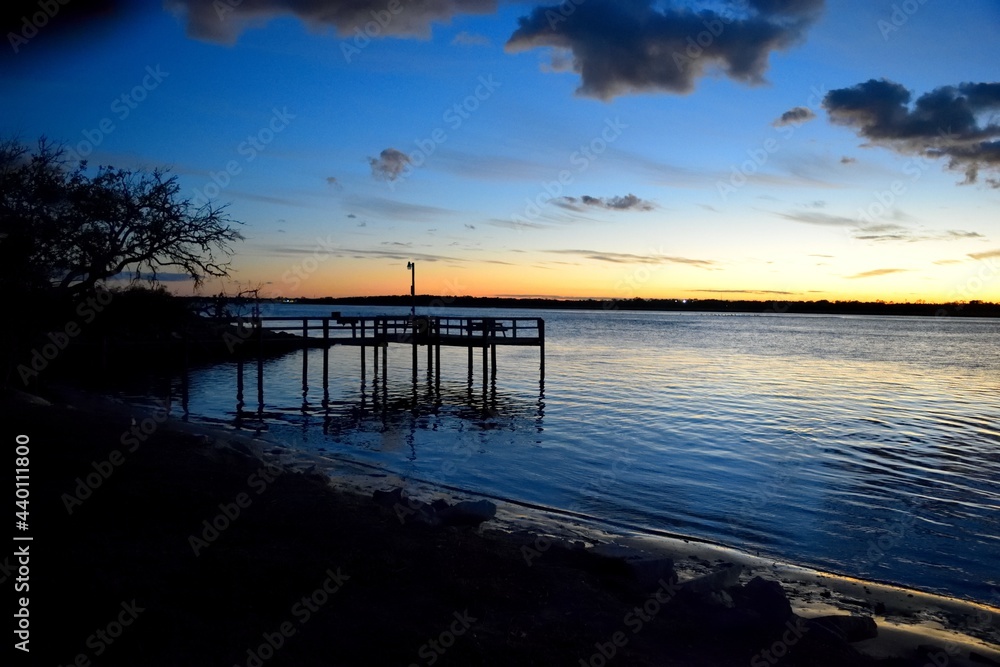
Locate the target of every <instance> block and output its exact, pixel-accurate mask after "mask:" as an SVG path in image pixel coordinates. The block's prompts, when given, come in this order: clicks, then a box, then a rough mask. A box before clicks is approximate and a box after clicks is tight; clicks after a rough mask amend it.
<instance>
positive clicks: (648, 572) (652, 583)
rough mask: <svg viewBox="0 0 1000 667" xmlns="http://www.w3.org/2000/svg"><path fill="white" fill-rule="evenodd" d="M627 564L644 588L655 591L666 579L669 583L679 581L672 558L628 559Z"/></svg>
mask: <svg viewBox="0 0 1000 667" xmlns="http://www.w3.org/2000/svg"><path fill="white" fill-rule="evenodd" d="M625 565H626V566H627V567H628V569H629V572H631V573H632V576H633V577H634V578H635V581H636V583H637V584H638V585H639V587H640V588H641V589H643V590H647V591H655V590H656V589H658V588H659V587H660V586H662V584H661V583H660V581H665V582H667V583H668V584H669V583H673V582H675V581H677V572H675V571H674V561H673V559H672V558H636V559H631V560H630V559H626V560H625Z"/></svg>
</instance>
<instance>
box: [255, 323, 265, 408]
mask: <svg viewBox="0 0 1000 667" xmlns="http://www.w3.org/2000/svg"><path fill="white" fill-rule="evenodd" d="M256 324H257V413H258V414H263V413H264V323H263V322H262V321H261V320H260V318H257V319H256Z"/></svg>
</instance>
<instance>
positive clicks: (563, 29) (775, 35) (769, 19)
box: [506, 0, 824, 100]
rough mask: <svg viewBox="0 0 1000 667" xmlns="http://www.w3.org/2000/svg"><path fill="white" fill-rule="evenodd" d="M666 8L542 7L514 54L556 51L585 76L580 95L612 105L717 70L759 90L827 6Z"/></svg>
mask: <svg viewBox="0 0 1000 667" xmlns="http://www.w3.org/2000/svg"><path fill="white" fill-rule="evenodd" d="M661 5H662V3H659V2H655V0H587V1H586V2H583V3H582V4H578V3H576V2H564V3H563V4H561V5H546V6H542V7H536V8H535V9H534V10H533V11H532V12H531V13H530V14H528V15H527V16H524V17H521V18H520V19H519V20H518V23H519V27H518V29H517V30H516V31H515V32H514V34H513V35H512V36H511V37H510V39H509V40H508V41H507V45H506V49H507V50H508V51H511V52H519V51H526V50H529V49H534V48H538V47H552V48H553V49H554V53H555V55H556V58H557V60H559V59H560V57H561V56H564V55H565V54H566V53H570V54H572V60H571V64H572V69H573V71H574V72H576V73H577V74H579V75H580V77H581V83H580V87H579V88H578V89H577V92H578V93H579V94H580V95H586V96H589V97H597V98H600V99H604V100H607V99H610V98H612V97H615V96H616V95H622V94H627V93H635V92H649V91H663V92H670V93H688V92H690V91H691V90H693V89H694V86H695V82H696V81H697V80H698V79H699V78H700V77H702V76H704V75H705V74H708V73H711V72H712V71H715V70H721V71H722V72H724V73H725V74H726V75H727V76H729V77H730V78H732V79H734V80H736V81H740V82H742V83H748V84H759V83H762V82H763V81H764V73H765V72H766V71H767V68H768V58H769V57H770V55H771V53H772V52H773V51H777V50H782V49H787V48H789V47H791V46H794V45H795V44H797V43H798V42H800V41H801V40H802V38H803V37H804V35H805V32H806V30H807V29H808V27H809V26H810V25H811V24H812V23H813V22H814V21H815V20H816V18H817V17H818V16H819V14H820V13H821V11H822V9H823V5H824V0H748V1H746V2H726V3H723V6H722V8H720V9H718V11H713V10H709V9H704V10H702V11H694V10H693V9H689V8H685V7H679V6H672V7H663V8H661ZM563 60H564V59H563ZM561 62H562V61H561V60H560V61H559V62H555V61H554V62H553V69H557V65H558V64H560V63H561Z"/></svg>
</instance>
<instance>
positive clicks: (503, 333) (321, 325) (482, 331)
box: [227, 312, 545, 405]
mask: <svg viewBox="0 0 1000 667" xmlns="http://www.w3.org/2000/svg"><path fill="white" fill-rule="evenodd" d="M227 323H228V324H229V325H230V326H232V325H234V324H235V326H236V327H237V333H236V334H228V335H229V337H230V338H231V340H230V342H229V344H230V347H231V348H233V349H238V352H237V355H238V356H237V358H238V367H237V383H238V394H239V400H240V402H242V394H243V362H244V359H245V358H246V357H252V356H256V361H257V393H258V402H259V403H260V404H261V405H262V404H263V391H264V388H263V376H264V374H263V362H264V357H265V356H268V355H273V354H275V353H278V354H281V353H284V352H286V351H293V350H302V381H303V390H304V391H305V388H306V386H307V382H308V380H307V377H308V367H309V350H310V349H318V350H319V351H321V353H322V355H323V386H324V393H325V390H326V385H327V378H328V377H329V350H330V348H331V347H333V346H334V345H344V346H355V347H358V348H359V349H360V360H361V382H362V386H363V385H364V383H365V375H366V373H367V363H368V349H369V348H370V349H371V364H372V374H373V378H374V377H377V376H379V365H380V364H379V362H380V359H379V357H380V356H381V367H382V370H381V377H382V381H383V384H384V382H385V378H386V375H387V370H388V348H389V345H409V346H410V347H411V348H412V375H413V384H414V386H415V385H416V384H417V377H418V372H419V359H420V352H419V348H420V347H421V346H423V347H426V348H427V365H426V369H427V376H428V378H429V379H430V378H433V382H434V385H435V386H440V384H441V348H442V347H464V348H466V349H467V350H468V373H469V375H468V378H469V385H470V388H471V386H472V378H473V374H474V368H475V365H476V364H475V352H476V351H477V350H481V352H482V383H483V392H484V394H485V392H486V389H487V386H488V384H489V383H492V384H493V385H494V387H495V384H496V376H497V348H498V347H503V346H531V347H537V348H539V382H540V383H544V381H545V320H543V319H541V318H535V317H530V318H529V317H439V316H426V315H425V316H421V315H418V316H416V317H411V316H409V315H406V316H397V315H376V316H357V317H343V316H341V315H340V314H339V313H336V312H334V313H331V315H330V316H329V317H254V318H240V319H238V320H237V321H236V322H233V321H231V320H230V321H228V322H227Z"/></svg>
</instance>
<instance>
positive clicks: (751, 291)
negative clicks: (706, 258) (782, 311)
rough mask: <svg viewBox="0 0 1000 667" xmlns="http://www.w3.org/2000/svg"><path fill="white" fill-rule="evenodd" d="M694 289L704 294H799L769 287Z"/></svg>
mask: <svg viewBox="0 0 1000 667" xmlns="http://www.w3.org/2000/svg"><path fill="white" fill-rule="evenodd" d="M693 291H695V292H701V293H703V294H778V295H781V296H792V295H794V294H798V292H782V291H780V290H769V289H696V290H693Z"/></svg>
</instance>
